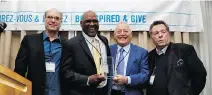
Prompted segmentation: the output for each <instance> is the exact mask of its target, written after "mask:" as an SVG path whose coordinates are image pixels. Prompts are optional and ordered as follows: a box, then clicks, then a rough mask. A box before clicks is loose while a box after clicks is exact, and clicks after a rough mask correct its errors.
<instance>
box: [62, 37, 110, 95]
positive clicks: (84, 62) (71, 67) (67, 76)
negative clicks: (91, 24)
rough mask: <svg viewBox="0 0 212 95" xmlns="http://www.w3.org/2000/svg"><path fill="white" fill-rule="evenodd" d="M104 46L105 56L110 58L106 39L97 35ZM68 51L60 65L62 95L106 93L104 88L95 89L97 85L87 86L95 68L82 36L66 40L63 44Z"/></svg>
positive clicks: (94, 72)
mask: <svg viewBox="0 0 212 95" xmlns="http://www.w3.org/2000/svg"><path fill="white" fill-rule="evenodd" d="M98 37H99V38H100V39H101V40H102V42H103V43H104V44H105V46H106V49H107V56H110V51H109V46H108V41H107V38H105V37H103V36H100V35H98ZM65 48H66V49H67V50H68V52H67V57H65V60H64V61H63V64H62V65H61V69H60V70H61V73H60V75H61V82H63V83H62V84H61V86H62V88H61V89H62V90H63V91H62V92H63V95H95V93H97V92H101V91H102V93H101V94H102V95H104V94H106V93H107V90H108V89H106V88H108V87H107V86H106V87H104V88H103V89H97V88H96V87H97V85H90V86H87V81H88V77H89V76H90V75H93V74H96V73H97V71H96V66H95V63H94V59H93V57H92V54H91V52H90V50H89V47H88V45H87V43H86V41H85V38H84V37H83V35H82V34H81V35H79V36H77V37H74V38H72V39H70V40H68V41H67V42H66V43H65Z"/></svg>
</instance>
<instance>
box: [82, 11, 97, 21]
mask: <svg viewBox="0 0 212 95" xmlns="http://www.w3.org/2000/svg"><path fill="white" fill-rule="evenodd" d="M88 16H95V17H96V13H95V12H94V11H92V10H88V11H85V12H84V13H83V15H82V20H84V18H86V17H88Z"/></svg>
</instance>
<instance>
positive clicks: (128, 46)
mask: <svg viewBox="0 0 212 95" xmlns="http://www.w3.org/2000/svg"><path fill="white" fill-rule="evenodd" d="M121 48H123V49H124V51H125V52H128V51H129V50H130V44H128V45H126V46H124V47H121V46H119V45H118V49H117V52H119V51H120V49H121Z"/></svg>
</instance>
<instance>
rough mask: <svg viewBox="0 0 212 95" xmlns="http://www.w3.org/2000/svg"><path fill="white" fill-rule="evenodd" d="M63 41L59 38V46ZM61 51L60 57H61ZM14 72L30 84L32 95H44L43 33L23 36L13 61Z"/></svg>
mask: <svg viewBox="0 0 212 95" xmlns="http://www.w3.org/2000/svg"><path fill="white" fill-rule="evenodd" d="M63 42H64V39H62V38H61V45H63ZM63 52H64V51H63V49H62V56H63ZM14 71H15V72H17V73H18V74H20V75H21V76H23V77H25V74H26V73H27V79H29V80H30V81H31V82H32V95H44V93H45V92H44V91H45V80H46V67H45V54H44V45H43V33H40V34H33V35H26V36H24V38H23V40H22V42H21V46H20V49H19V51H18V55H17V57H16V60H15V70H14Z"/></svg>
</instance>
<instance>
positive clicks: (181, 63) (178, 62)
mask: <svg viewBox="0 0 212 95" xmlns="http://www.w3.org/2000/svg"><path fill="white" fill-rule="evenodd" d="M183 64H184V61H183V59H179V60H178V61H177V64H176V67H178V66H181V65H183Z"/></svg>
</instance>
